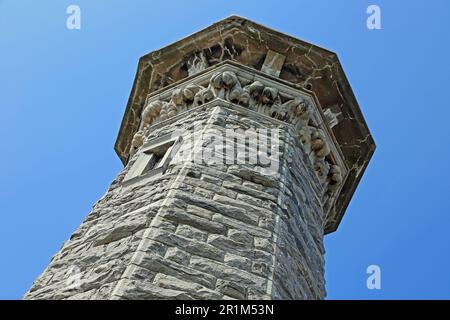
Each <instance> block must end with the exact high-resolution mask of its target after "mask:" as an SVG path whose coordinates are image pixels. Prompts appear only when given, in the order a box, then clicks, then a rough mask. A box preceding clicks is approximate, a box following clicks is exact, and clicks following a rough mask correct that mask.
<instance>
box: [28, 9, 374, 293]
mask: <svg viewBox="0 0 450 320" xmlns="http://www.w3.org/2000/svg"><path fill="white" fill-rule="evenodd" d="M181 49H182V50H181ZM328 110H334V111H333V113H334V114H339V115H338V116H336V117H335V118H333V122H332V123H330V122H329V121H328V119H329V117H326V116H325V115H324V112H328V114H329V112H330V111H328ZM335 111H339V112H335ZM239 130H241V131H244V130H246V132H250V133H249V134H250V136H251V137H253V138H254V137H255V135H256V133H255V132H259V131H258V130H260V131H261V130H267V131H270V139H269V140H270V141H271V143H273V142H274V141H276V142H277V146H278V147H277V148H273V149H270V152H269V153H267V152H266V154H265V152H263V151H261V147H262V146H264V144H267V141H265V140H268V139H267V138H268V137H267V136H265V137H263V138H258V139H259V140H258V143H257V144H256V145H255V144H253V145H252V144H251V143H249V142H246V140H245V139H242V138H241V137H240V135H238V134H237V133H236V132H237V131H239ZM230 132H231V133H232V134H231V136H228V135H227V133H230ZM200 134H203V136H201V135H200ZM199 135H200V136H199ZM169 138H170V139H169ZM249 139H250V138H249ZM169 142H170V143H169ZM230 143H232V144H231V147H230V145H229V144H230ZM149 150H150V151H149ZM373 150H374V144H373V141H372V138H371V136H370V133H369V131H368V129H367V126H366V125H365V123H364V120H363V118H362V115H361V114H360V111H359V108H358V106H357V104H356V101H355V99H354V97H353V95H352V93H351V89H350V88H349V86H348V82H347V80H346V79H345V76H344V74H343V72H342V70H341V68H340V65H339V62H338V61H337V58H336V56H335V55H334V54H332V53H330V52H328V51H326V50H324V49H320V48H317V47H315V46H312V45H309V44H306V43H304V42H302V41H299V40H296V39H293V38H291V37H288V36H285V35H281V34H279V33H277V32H275V31H273V30H269V29H267V28H265V27H262V26H260V25H257V24H255V23H253V22H250V21H248V20H245V19H242V18H239V17H230V18H228V19H225V20H223V21H221V22H219V23H217V24H215V25H214V26H213V27H210V28H207V29H205V30H203V31H201V32H199V33H197V34H194V35H193V36H191V37H188V38H186V39H184V40H181V41H180V42H178V43H177V44H176V45H175V46H169V47H167V48H165V49H163V50H161V51H158V52H155V53H152V54H149V55H147V56H145V57H143V58H142V59H141V61H140V64H139V69H138V74H137V77H136V81H135V85H134V87H133V91H132V95H131V97H130V101H129V105H128V107H127V111H126V113H125V117H124V120H123V123H122V127H121V130H120V133H119V137H118V139H117V142H116V151H117V152H118V154H119V156H120V157H121V159H122V161H123V162H124V164H125V168H124V169H123V170H122V172H120V173H119V175H118V176H117V178H116V179H115V180H114V181H113V182H112V184H111V186H110V187H109V189H108V191H107V193H106V194H105V195H104V196H103V197H102V198H101V199H100V200H99V201H98V202H97V203H96V204H95V205H94V207H93V209H92V211H91V212H90V213H89V215H88V216H87V217H86V219H85V220H84V221H83V222H82V224H81V225H80V227H79V228H78V229H77V230H76V231H75V232H74V233H73V235H72V236H71V237H70V239H69V240H68V241H66V242H65V243H64V245H63V246H62V247H61V249H60V251H59V252H58V253H57V254H55V256H54V257H53V258H52V260H51V262H50V264H49V266H48V267H47V268H46V270H45V271H44V272H43V274H42V275H41V276H40V277H39V278H38V279H37V280H36V282H35V283H34V284H33V286H32V288H31V289H30V290H29V292H27V293H26V295H25V297H24V298H26V299H323V298H324V297H325V280H324V258H323V255H324V246H323V237H324V234H325V233H328V232H332V231H334V230H335V229H336V228H337V225H338V223H339V221H340V219H341V218H342V215H343V213H344V211H345V207H346V206H347V204H348V201H349V199H350V197H351V195H352V194H353V191H354V188H355V187H356V185H357V183H358V181H359V179H360V178H361V175H362V172H363V171H364V168H365V167H366V165H367V161H368V160H369V159H370V156H371V154H372V152H373ZM205 154H206V155H211V157H209V158H207V159H203V157H204V155H205ZM251 155H257V156H258V160H259V162H258V161H253V160H255V159H252V161H253V162H252V161H250V159H251ZM190 156H192V157H190ZM272 156H273V157H272ZM152 159H153V160H152ZM261 159H263V160H267V159H271V160H272V161H271V162H270V163H269V164H268V163H264V161H262V160H261ZM238 160H240V161H243V163H242V162H239V161H238ZM245 161H246V162H245ZM137 169H139V170H137ZM269 169H271V170H269ZM138 171H139V172H140V173H141V174H140V175H136V176H133V177H132V178H129V177H130V176H132V174H131V173H133V172H134V173H136V172H138ZM130 172H131V173H130Z"/></svg>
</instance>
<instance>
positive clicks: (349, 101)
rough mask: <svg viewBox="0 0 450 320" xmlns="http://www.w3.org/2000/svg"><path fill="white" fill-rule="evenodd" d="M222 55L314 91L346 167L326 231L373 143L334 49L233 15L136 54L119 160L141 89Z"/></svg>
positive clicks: (133, 127)
mask: <svg viewBox="0 0 450 320" xmlns="http://www.w3.org/2000/svg"><path fill="white" fill-rule="evenodd" d="M225 60H232V61H234V62H237V63H239V64H241V65H244V66H247V67H250V68H252V69H255V70H257V71H261V72H264V73H265V74H267V76H268V77H272V78H274V79H276V80H277V81H282V82H286V83H288V84H289V85H290V86H294V87H296V88H298V89H301V90H303V91H306V92H309V93H310V94H312V95H313V96H315V98H316V100H317V102H318V105H319V107H320V109H321V112H322V113H323V116H324V117H323V118H324V119H326V121H327V123H326V125H327V127H328V128H329V130H330V132H331V134H332V135H333V137H332V138H333V139H334V140H335V141H336V145H338V146H339V152H340V153H341V156H342V158H343V159H344V161H345V165H346V166H347V168H348V172H347V174H346V177H344V178H345V180H344V185H343V187H342V189H341V191H340V192H339V194H338V198H337V200H336V202H335V206H334V208H333V213H332V216H333V218H332V219H328V222H327V225H326V226H324V227H325V232H326V233H330V232H333V231H335V230H336V229H337V227H338V225H339V222H340V221H341V219H342V217H343V215H344V212H345V210H346V208H347V206H348V203H349V202H350V199H351V197H352V195H353V193H354V190H355V189H356V186H357V185H358V182H359V180H360V179H361V177H362V175H363V173H364V170H365V168H366V167H367V165H368V162H369V160H370V158H371V156H372V154H373V152H374V150H375V143H374V141H373V139H372V136H371V134H370V131H369V128H368V127H367V124H366V122H365V120H364V117H363V115H362V113H361V110H360V108H359V105H358V103H357V101H356V98H355V96H354V94H353V91H352V89H351V87H350V84H349V82H348V80H347V78H346V76H345V73H344V71H343V69H342V66H341V64H340V62H339V60H338V57H337V55H336V54H335V53H333V52H331V51H329V50H326V49H323V48H320V47H318V46H315V45H313V44H310V43H308V42H305V41H302V40H299V39H296V38H294V37H292V36H289V35H286V34H283V33H280V32H278V31H275V30H272V29H270V28H267V27H264V26H262V25H260V24H257V23H255V22H252V21H250V20H248V19H245V18H242V17H239V16H236V15H232V16H230V17H227V18H225V19H223V20H221V21H218V22H216V23H214V24H212V25H211V26H209V27H207V28H205V29H203V30H201V31H198V32H196V33H194V34H192V35H190V36H188V37H186V38H183V39H181V40H179V41H177V42H175V43H173V44H170V45H168V46H166V47H164V48H162V49H159V50H156V51H153V52H151V53H149V54H147V55H145V56H143V57H141V58H140V60H139V64H138V69H137V72H136V76H135V80H134V84H133V88H132V90H131V94H130V98H129V100H128V104H127V107H126V110H125V115H124V117H123V120H122V124H121V127H120V131H119V134H118V137H117V141H116V143H115V147H114V148H115V150H116V152H117V154H118V156H119V157H120V159H121V161H122V162H123V163H124V164H126V163H127V161H128V159H129V156H130V148H131V142H132V139H133V136H134V134H135V133H136V132H137V131H138V129H139V124H140V120H141V119H140V115H141V113H142V110H143V108H144V106H145V103H146V99H147V96H148V95H149V94H151V93H155V91H158V90H161V89H163V88H166V87H168V86H173V85H176V83H177V82H179V81H182V80H183V81H185V80H186V79H188V78H189V77H193V76H194V75H195V74H197V73H199V72H202V71H203V70H206V69H208V68H211V67H213V66H214V65H216V64H218V63H220V62H223V61H225Z"/></svg>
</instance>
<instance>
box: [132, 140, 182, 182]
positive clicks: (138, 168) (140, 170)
mask: <svg viewBox="0 0 450 320" xmlns="http://www.w3.org/2000/svg"><path fill="white" fill-rule="evenodd" d="M180 142H181V136H178V137H173V136H172V135H167V136H163V137H160V138H156V139H154V140H152V141H149V142H147V143H146V144H145V145H144V146H142V151H139V152H140V153H139V156H138V158H137V159H136V161H135V162H134V163H133V165H132V166H131V168H130V170H129V171H128V172H127V174H126V175H125V178H124V180H123V182H124V183H127V184H131V183H133V182H136V181H138V180H141V178H148V177H152V176H159V175H161V174H163V173H164V172H165V171H166V169H167V167H168V165H169V163H170V161H171V160H172V159H173V157H174V155H175V153H176V152H177V150H178V148H179V147H180Z"/></svg>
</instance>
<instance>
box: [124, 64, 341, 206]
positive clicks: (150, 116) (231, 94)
mask: <svg viewBox="0 0 450 320" xmlns="http://www.w3.org/2000/svg"><path fill="white" fill-rule="evenodd" d="M214 99H222V100H225V101H228V102H230V103H232V104H235V105H238V106H240V107H244V108H247V109H249V110H251V111H254V112H257V113H259V114H261V115H264V116H266V117H271V118H274V119H277V120H279V121H282V122H284V123H287V124H290V125H292V126H293V128H294V129H295V131H296V132H297V133H298V138H299V141H300V142H301V145H302V146H303V148H304V151H305V152H306V153H307V154H308V155H309V159H310V161H311V164H312V166H313V167H314V170H315V172H316V175H317V177H318V179H319V181H320V182H321V184H322V186H323V188H324V190H325V192H324V194H323V195H322V203H323V206H324V210H325V212H328V211H329V210H331V209H332V207H333V205H334V202H335V199H336V197H337V195H338V194H339V191H340V188H341V187H342V185H343V181H344V180H345V177H346V175H347V172H348V168H347V167H346V166H345V163H344V161H343V158H342V156H341V152H340V150H339V147H338V145H337V143H336V142H335V138H334V136H333V135H332V133H331V130H330V128H329V126H328V124H327V123H328V122H327V120H326V118H325V117H324V115H323V113H322V112H321V109H320V107H319V106H318V102H317V99H315V97H314V96H313V95H312V94H310V93H309V92H306V91H302V90H300V89H298V88H292V87H291V86H288V85H286V84H285V83H283V82H281V81H276V80H274V79H273V78H272V77H270V76H267V75H263V74H261V73H257V72H255V71H254V70H248V69H247V68H245V67H243V66H239V65H237V64H236V63H223V64H221V65H218V66H216V67H214V68H212V69H209V70H206V71H204V72H199V73H198V74H197V75H195V76H194V77H192V78H190V79H187V80H186V81H182V82H179V83H177V84H175V85H173V86H170V87H167V88H165V89H164V90H162V91H160V92H156V93H153V94H150V95H148V97H147V99H146V102H145V105H144V108H143V111H142V114H141V122H140V126H139V130H138V132H137V133H136V134H135V135H134V137H133V141H132V149H131V150H130V153H131V154H134V153H135V152H136V150H137V149H139V148H140V147H141V146H142V145H143V144H144V141H145V139H146V137H147V136H148V135H149V133H150V132H151V131H152V129H153V127H154V126H155V125H156V124H158V123H160V122H162V121H165V120H168V119H171V118H173V117H175V116H177V115H178V114H180V113H182V112H186V111H188V110H190V109H193V108H196V107H198V106H201V105H203V104H205V103H207V102H210V101H212V100H214Z"/></svg>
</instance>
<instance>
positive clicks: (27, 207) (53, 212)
mask: <svg viewBox="0 0 450 320" xmlns="http://www.w3.org/2000/svg"><path fill="white" fill-rule="evenodd" d="M70 4H77V5H79V6H80V7H81V30H73V31H70V30H68V29H67V28H66V18H67V14H66V8H67V6H68V5H70ZM369 4H377V5H379V6H380V7H381V12H382V30H368V29H367V28H366V18H367V14H366V8H367V6H368V5H369ZM233 13H234V14H239V15H242V16H244V17H247V18H249V19H251V20H254V21H256V22H259V23H262V24H264V25H267V26H269V27H272V28H274V29H277V30H280V31H282V32H285V33H288V34H291V35H293V36H296V37H298V38H300V39H304V40H306V41H310V42H312V43H315V44H317V45H320V46H323V47H325V48H328V49H330V50H332V51H335V52H337V53H338V55H339V57H340V60H341V62H342V64H343V67H344V70H345V71H346V74H347V76H348V78H349V81H350V83H351V84H352V87H353V90H354V92H355V94H356V96H357V99H358V101H359V103H360V106H361V108H362V111H363V113H364V115H365V118H366V120H367V122H368V125H369V127H370V129H371V132H372V134H373V136H374V138H375V141H376V143H377V146H378V148H377V151H376V152H375V155H374V157H373V158H372V161H371V163H370V165H369V168H368V169H367V171H366V174H365V176H364V177H363V179H362V181H361V184H360V185H359V188H358V190H357V192H356V193H355V195H354V197H353V200H352V202H351V204H350V206H349V208H348V210H347V212H346V215H345V217H344V219H343V221H342V223H341V225H340V227H339V229H338V231H337V232H336V233H334V234H331V235H329V236H327V238H326V250H327V254H326V278H327V290H328V298H334V299H345V298H357V299H363V298H370V299H371V298H374V299H380V298H387V299H396V298H450V237H449V230H450V228H449V225H450V204H449V203H450V202H449V199H450V168H449V167H450V147H449V146H450V141H449V140H450V139H449V137H450V133H449V129H448V123H449V119H450V104H449V101H450V86H449V83H450V81H449V77H450V42H449V37H450V32H449V31H450V27H449V25H450V2H449V1H446V0H441V1H439V0H428V1H424V0H421V1H382V0H374V1H373V2H372V1H371V2H369V1H364V0H359V1H356V0H353V1H349V0H346V1H331V0H330V1H319V0H314V1H312V0H311V1H299V0H295V1H219V0H215V1H132V0H128V1H125V0H123V1H113V0H96V1H94V0H78V1H76V0H72V1H63V0H58V1H54V0H52V1H50V0H49V1H31V0H30V1H21V0H3V1H2V0H0V119H1V120H2V121H1V125H0V137H1V154H0V155H1V156H0V167H1V169H2V174H1V178H0V182H1V183H0V215H1V216H0V298H3V299H17V298H21V296H22V295H23V293H24V292H25V291H26V290H27V289H28V288H29V287H30V285H31V284H32V282H33V280H34V279H35V278H36V277H37V276H38V275H39V274H40V273H41V272H42V271H43V269H44V268H45V266H46V265H47V264H48V262H49V260H50V257H51V256H52V255H53V254H54V253H56V252H57V250H58V249H59V247H60V246H61V244H62V242H63V241H64V240H66V239H67V238H68V237H69V236H70V235H71V233H72V232H73V231H74V230H75V229H76V228H77V226H78V225H79V224H80V222H81V221H82V220H83V219H84V217H85V216H86V215H87V213H88V212H89V211H90V208H91V206H92V204H93V203H94V202H95V201H96V200H97V199H98V198H99V197H101V196H102V195H103V193H104V192H105V191H106V189H107V187H108V185H109V183H110V182H111V181H112V180H113V178H114V177H115V176H116V174H117V173H118V172H119V171H120V170H121V167H122V166H121V163H120V161H119V159H118V157H117V156H116V155H115V153H114V151H113V144H114V141H115V138H116V134H117V132H118V129H119V124H120V122H121V119H122V115H123V112H124V110H125V105H126V102H127V99H128V96H129V93H130V90H131V86H132V82H133V79H134V74H135V71H136V66H137V62H138V58H139V57H140V56H142V55H144V54H145V53H147V52H150V51H153V50H155V49H158V48H160V47H162V46H164V45H167V44H170V43H172V42H173V41H175V40H178V39H180V38H182V37H184V36H186V35H189V34H191V33H192V32H194V31H197V30H199V29H201V28H203V27H206V26H208V25H210V24H211V23H213V22H214V21H217V20H220V19H222V18H224V17H226V16H228V15H230V14H233ZM371 264H377V265H379V266H380V267H381V271H382V289H381V290H368V289H367V288H366V278H367V274H366V268H367V266H368V265H371Z"/></svg>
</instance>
